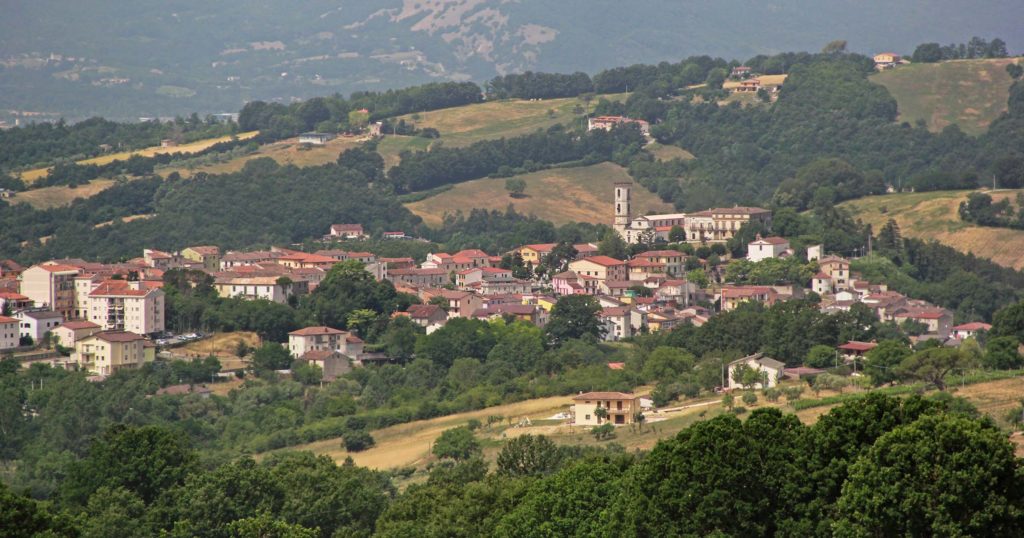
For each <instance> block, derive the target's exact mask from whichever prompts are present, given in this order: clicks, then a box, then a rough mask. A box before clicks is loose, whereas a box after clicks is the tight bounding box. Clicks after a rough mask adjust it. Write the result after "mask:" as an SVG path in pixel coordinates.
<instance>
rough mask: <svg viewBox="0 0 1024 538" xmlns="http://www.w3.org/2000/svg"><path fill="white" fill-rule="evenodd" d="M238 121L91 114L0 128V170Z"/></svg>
mask: <svg viewBox="0 0 1024 538" xmlns="http://www.w3.org/2000/svg"><path fill="white" fill-rule="evenodd" d="M237 129H238V126H237V125H235V124H230V123H229V124H222V123H217V122H216V121H213V120H212V119H208V120H206V121H203V120H200V119H199V116H198V115H196V114H193V115H192V117H190V118H187V119H185V118H180V117H179V118H177V119H176V120H174V121H171V122H166V123H164V122H158V121H151V122H139V123H119V122H113V121H108V120H105V119H103V118H90V119H87V120H85V121H80V122H78V123H74V124H70V125H69V124H67V123H66V122H64V120H60V121H58V122H56V123H33V124H29V125H24V126H20V127H15V128H13V129H5V130H0V147H2V148H4V151H3V152H0V153H2V155H0V171H3V170H7V171H10V170H13V169H15V168H20V167H29V166H46V165H47V164H50V163H52V162H53V161H55V160H58V159H67V160H71V161H76V160H81V159H86V158H89V157H95V156H97V155H101V154H102V153H103V152H104V150H103V148H101V146H103V145H106V146H109V148H110V150H111V151H123V150H133V149H141V148H146V147H151V146H156V145H159V144H160V141H161V140H162V139H165V138H174V139H176V140H178V141H180V142H191V141H194V140H200V139H203V138H211V137H215V136H223V135H226V134H231V133H234V132H236V130H237Z"/></svg>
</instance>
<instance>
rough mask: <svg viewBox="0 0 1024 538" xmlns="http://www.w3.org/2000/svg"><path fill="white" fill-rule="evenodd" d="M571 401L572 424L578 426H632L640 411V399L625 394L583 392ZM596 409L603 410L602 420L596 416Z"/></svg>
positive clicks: (633, 395)
mask: <svg viewBox="0 0 1024 538" xmlns="http://www.w3.org/2000/svg"><path fill="white" fill-rule="evenodd" d="M572 400H573V402H574V403H573V408H572V416H573V424H576V425H578V426H600V425H601V424H604V423H606V422H607V423H609V424H615V425H620V424H633V423H634V422H635V421H636V417H637V415H639V414H640V411H641V410H640V397H639V396H637V395H635V394H629V393H626V392H585V393H581V394H579V395H577V396H574V397H573V399H572ZM598 408H602V409H604V410H605V418H604V419H602V418H601V417H600V416H598V413H597V409H598Z"/></svg>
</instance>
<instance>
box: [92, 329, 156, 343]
mask: <svg viewBox="0 0 1024 538" xmlns="http://www.w3.org/2000/svg"><path fill="white" fill-rule="evenodd" d="M91 338H99V339H100V340H106V341H107V342H117V343H121V342H135V341H137V340H145V338H143V337H142V335H138V334H135V333H133V332H128V331H103V332H98V333H96V334H94V335H92V337H91Z"/></svg>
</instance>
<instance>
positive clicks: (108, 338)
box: [70, 331, 146, 376]
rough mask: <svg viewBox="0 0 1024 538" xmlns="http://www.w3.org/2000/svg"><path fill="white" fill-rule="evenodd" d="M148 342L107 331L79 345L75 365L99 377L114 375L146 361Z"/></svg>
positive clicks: (76, 348)
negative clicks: (144, 343) (146, 343)
mask: <svg viewBox="0 0 1024 538" xmlns="http://www.w3.org/2000/svg"><path fill="white" fill-rule="evenodd" d="M144 341H145V339H144V338H143V337H142V336H140V335H138V334H135V333H132V332H127V331H103V332H98V333H96V334H94V335H92V336H87V337H85V338H83V339H81V340H79V341H78V342H76V343H75V351H74V353H72V354H71V361H70V362H71V364H73V365H74V366H75V367H77V368H78V369H79V370H85V371H88V372H91V373H94V374H97V375H104V376H106V375H111V374H113V373H114V372H117V371H118V370H121V369H123V368H138V367H140V366H142V364H143V363H145V362H146V353H145V347H144V345H143V342H144Z"/></svg>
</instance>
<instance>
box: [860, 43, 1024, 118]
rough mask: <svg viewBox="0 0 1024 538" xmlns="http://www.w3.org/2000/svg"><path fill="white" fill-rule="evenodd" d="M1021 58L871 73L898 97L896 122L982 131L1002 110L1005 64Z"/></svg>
mask: <svg viewBox="0 0 1024 538" xmlns="http://www.w3.org/2000/svg"><path fill="white" fill-rule="evenodd" d="M1017 61H1019V59H1016V58H1010V59H997V60H953V61H948V62H940V63H934V64H911V65H905V66H901V67H899V68H897V69H892V70H889V71H884V72H882V73H878V74H876V75H873V76H872V77H871V80H872V81H874V82H876V83H878V84H881V85H883V86H885V87H886V89H888V90H889V93H891V94H892V95H893V97H895V98H896V102H897V103H898V106H899V112H900V116H899V119H900V121H908V122H910V123H915V122H917V121H918V120H924V121H925V123H927V125H928V128H929V129H930V130H932V131H936V132H938V131H941V130H942V129H943V128H945V127H946V126H948V125H952V124H956V125H959V126H960V128H961V129H962V130H963V131H964V132H965V133H968V134H973V135H977V134H981V133H983V132H985V130H986V129H988V125H989V124H990V123H992V120H994V119H996V118H997V117H999V115H1000V114H1002V113H1003V112H1005V111H1006V98H1007V96H1008V95H1009V89H1010V84H1011V83H1012V82H1013V81H1012V80H1011V79H1010V76H1009V75H1008V74H1007V73H1006V64H1008V63H1011V62H1017Z"/></svg>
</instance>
